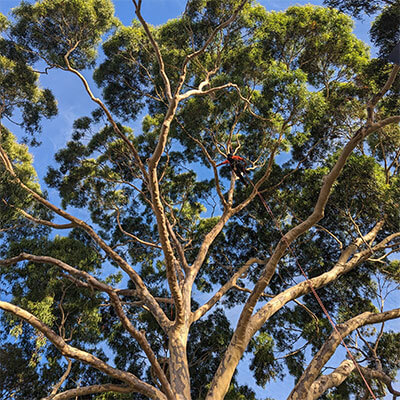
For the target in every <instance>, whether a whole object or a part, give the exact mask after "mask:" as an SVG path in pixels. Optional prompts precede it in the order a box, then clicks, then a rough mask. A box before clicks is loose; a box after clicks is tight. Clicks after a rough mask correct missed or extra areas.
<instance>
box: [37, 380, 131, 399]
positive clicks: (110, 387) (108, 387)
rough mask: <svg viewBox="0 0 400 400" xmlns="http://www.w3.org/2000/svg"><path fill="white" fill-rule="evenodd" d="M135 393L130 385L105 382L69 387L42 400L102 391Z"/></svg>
mask: <svg viewBox="0 0 400 400" xmlns="http://www.w3.org/2000/svg"><path fill="white" fill-rule="evenodd" d="M109 392H111V393H133V392H135V389H134V388H133V387H129V386H123V385H115V384H110V383H107V384H104V385H92V386H83V387H78V388H75V389H69V390H66V391H65V392H62V393H59V394H56V395H55V396H54V397H46V398H44V399H42V400H68V399H76V398H78V397H81V396H87V395H91V394H100V393H109Z"/></svg>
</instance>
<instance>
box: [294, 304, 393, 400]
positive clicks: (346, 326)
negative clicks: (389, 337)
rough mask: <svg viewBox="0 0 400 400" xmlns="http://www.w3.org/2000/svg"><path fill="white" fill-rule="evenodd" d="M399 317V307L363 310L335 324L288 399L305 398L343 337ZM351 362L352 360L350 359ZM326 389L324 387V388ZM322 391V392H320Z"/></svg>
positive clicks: (298, 399) (297, 399)
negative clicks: (380, 310)
mask: <svg viewBox="0 0 400 400" xmlns="http://www.w3.org/2000/svg"><path fill="white" fill-rule="evenodd" d="M399 317H400V308H397V309H394V310H391V311H386V312H382V313H377V314H374V313H371V312H365V313H363V314H360V315H357V316H356V317H354V318H352V319H350V320H348V321H347V322H345V323H343V324H340V325H337V330H338V331H339V333H340V334H339V333H338V332H337V331H333V332H332V334H331V336H330V337H329V339H328V340H327V341H326V342H325V343H324V345H323V346H322V347H321V349H320V350H319V351H318V353H317V354H316V355H315V356H314V358H313V359H312V361H311V363H310V364H309V365H308V367H307V369H306V370H305V371H304V373H303V375H302V376H301V378H300V379H299V381H298V382H297V384H296V386H295V387H294V389H293V391H292V392H291V394H290V395H289V397H288V400H300V399H306V398H307V397H306V394H307V393H308V392H309V390H310V387H311V385H312V384H313V383H314V382H315V381H316V379H317V378H318V376H319V374H320V372H321V370H322V368H323V367H324V366H325V364H326V363H327V362H328V361H329V359H330V358H331V357H332V355H333V354H334V353H335V351H336V349H337V347H338V346H339V345H340V343H341V341H342V339H343V338H345V337H346V336H348V335H350V334H351V333H352V332H353V331H354V330H356V329H358V328H360V327H362V326H365V325H370V324H376V323H379V322H383V321H388V320H390V319H395V318H399ZM350 362H351V363H353V361H350ZM325 390H326V389H325ZM322 393H323V392H322Z"/></svg>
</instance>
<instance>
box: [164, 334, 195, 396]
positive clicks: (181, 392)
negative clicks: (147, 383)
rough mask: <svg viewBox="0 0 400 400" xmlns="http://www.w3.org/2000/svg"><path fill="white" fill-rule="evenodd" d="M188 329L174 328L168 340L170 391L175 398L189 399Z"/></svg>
mask: <svg viewBox="0 0 400 400" xmlns="http://www.w3.org/2000/svg"><path fill="white" fill-rule="evenodd" d="M187 337H188V330H187V329H186V328H184V327H182V328H180V329H176V330H174V331H173V332H172V333H171V334H170V340H169V353H170V359H169V373H170V381H171V387H172V391H173V392H174V393H175V394H176V399H177V400H191V395H190V375H189V365H188V361H187V353H186V344H187Z"/></svg>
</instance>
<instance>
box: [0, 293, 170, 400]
mask: <svg viewBox="0 0 400 400" xmlns="http://www.w3.org/2000/svg"><path fill="white" fill-rule="evenodd" d="M0 309H2V310H4V311H7V312H10V313H12V314H14V315H15V316H17V317H19V318H21V319H23V320H24V321H26V322H27V323H28V324H30V325H31V326H33V327H34V328H35V329H37V330H38V331H40V332H41V333H43V334H44V335H45V336H46V338H47V339H48V340H49V341H50V342H51V343H53V345H54V346H55V347H56V348H57V349H58V350H59V351H60V352H61V354H62V355H64V356H66V357H69V358H74V359H76V360H79V361H81V362H83V363H85V364H88V365H90V366H92V367H93V368H96V369H98V370H99V371H101V372H103V373H105V374H106V375H108V376H110V377H112V378H114V379H117V380H118V381H122V382H124V383H126V384H127V385H129V386H131V387H132V389H133V390H135V391H136V392H139V393H142V394H144V395H146V396H149V397H150V398H151V399H157V400H161V399H162V400H166V399H167V397H166V396H165V395H164V394H163V393H162V392H160V391H159V390H158V389H157V388H155V387H153V386H151V385H149V384H147V383H145V382H143V381H141V380H140V379H138V378H137V377H136V376H135V375H134V374H132V373H130V372H125V371H121V370H119V369H117V368H114V367H111V366H110V365H108V364H107V363H105V362H104V361H102V360H101V359H99V358H97V357H95V356H93V355H92V354H90V353H87V352H86V351H83V350H79V349H77V348H76V347H73V346H70V345H68V344H67V343H66V342H65V341H64V339H63V338H61V337H60V336H59V335H57V334H56V333H55V332H54V331H53V330H52V329H50V328H49V327H48V326H47V325H46V324H44V323H43V322H41V321H40V320H39V319H37V318H36V317H35V316H34V315H33V314H31V313H30V312H28V311H26V310H24V309H22V308H20V307H18V306H16V305H14V304H11V303H7V302H5V301H0Z"/></svg>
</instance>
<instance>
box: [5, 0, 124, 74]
mask: <svg viewBox="0 0 400 400" xmlns="http://www.w3.org/2000/svg"><path fill="white" fill-rule="evenodd" d="M13 15H14V17H15V18H16V19H17V23H16V24H15V25H14V26H13V29H12V34H13V37H15V38H16V39H17V41H18V43H19V44H20V45H22V46H24V47H27V48H30V49H31V50H33V51H35V52H37V55H38V56H39V57H40V58H43V59H44V60H46V61H47V62H48V63H49V64H56V65H58V66H62V67H65V66H66V64H65V61H64V56H67V55H68V56H69V55H70V57H69V60H70V62H71V65H72V66H73V67H74V68H77V69H83V68H87V67H89V66H92V65H93V64H94V62H95V59H96V56H97V52H96V46H97V45H98V44H99V42H100V39H101V36H102V35H103V34H104V33H106V32H107V31H108V30H110V29H111V28H112V26H113V25H115V24H116V23H117V22H116V19H115V18H114V7H113V4H112V2H111V1H109V0H71V1H64V0H43V1H40V2H36V3H34V4H30V3H27V2H24V1H23V2H21V4H20V6H18V7H16V8H14V9H13ZM66 16H67V18H66ZM49 33H50V34H49Z"/></svg>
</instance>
